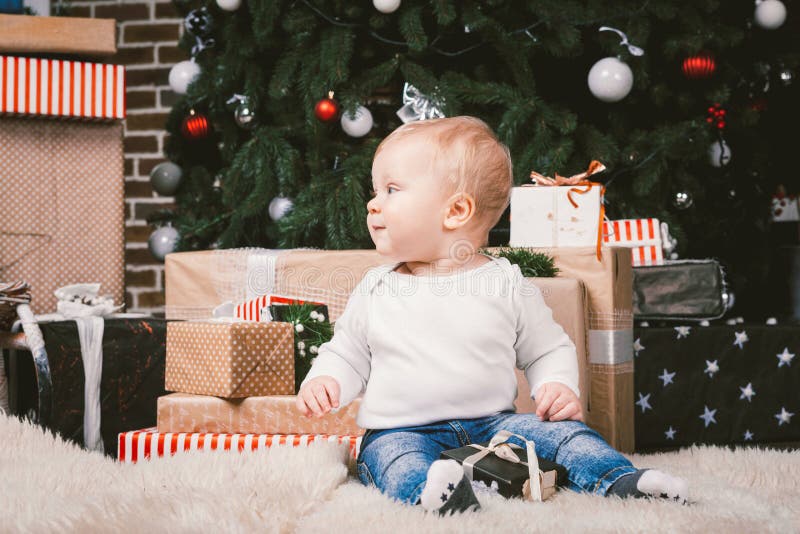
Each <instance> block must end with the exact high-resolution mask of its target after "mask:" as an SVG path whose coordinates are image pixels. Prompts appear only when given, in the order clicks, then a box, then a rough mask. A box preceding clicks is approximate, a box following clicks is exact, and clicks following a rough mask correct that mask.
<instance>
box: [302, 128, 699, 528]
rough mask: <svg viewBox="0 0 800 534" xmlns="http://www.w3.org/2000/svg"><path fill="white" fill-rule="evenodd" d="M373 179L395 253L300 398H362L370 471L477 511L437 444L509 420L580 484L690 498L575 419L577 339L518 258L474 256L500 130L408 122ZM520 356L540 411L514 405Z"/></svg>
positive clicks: (364, 469)
mask: <svg viewBox="0 0 800 534" xmlns="http://www.w3.org/2000/svg"><path fill="white" fill-rule="evenodd" d="M372 182H373V188H374V194H373V198H372V199H371V200H370V201H369V202H368V203H367V211H368V214H367V225H368V226H369V232H370V236H371V237H372V240H373V241H374V242H375V247H376V249H377V251H378V253H379V254H381V256H382V257H385V258H386V260H387V262H390V263H389V264H387V265H383V266H381V267H377V268H374V269H372V270H370V271H369V272H368V273H367V274H366V276H365V277H364V279H363V280H362V281H361V282H360V283H359V284H358V286H357V287H356V288H355V290H354V291H353V293H352V294H351V296H350V300H349V301H348V303H347V307H346V308H345V311H344V313H343V314H342V316H341V317H340V318H339V320H338V321H337V322H336V327H335V334H334V336H333V339H331V341H330V342H328V343H325V344H324V345H322V346H321V347H320V348H319V354H318V356H317V358H316V360H315V362H314V365H313V366H312V368H311V371H310V372H309V373H308V376H307V377H306V378H305V380H304V381H303V383H302V385H301V388H300V391H299V393H298V396H297V408H298V409H299V410H300V411H301V412H302V413H304V414H305V415H306V416H314V417H321V416H323V415H324V414H326V413H328V412H329V411H331V410H332V409H334V410H335V409H338V408H340V407H342V406H345V405H347V404H348V403H350V402H352V401H353V399H355V398H356V397H357V396H358V395H359V394H361V393H362V392H363V394H364V396H363V399H362V403H361V408H360V410H359V413H358V419H357V422H358V424H359V426H361V427H362V428H365V429H367V430H366V433H365V434H364V438H363V440H362V443H361V451H360V454H359V456H358V460H357V467H358V475H359V478H360V479H361V481H362V482H363V483H364V484H365V485H374V486H377V487H378V488H379V489H380V490H381V491H382V492H383V493H384V494H386V495H388V496H390V497H393V498H395V499H397V500H399V501H402V502H404V503H408V504H421V505H422V506H423V507H424V508H425V509H427V510H430V511H438V512H439V513H448V512H454V511H465V510H468V509H471V508H474V509H477V508H479V507H480V506H479V503H478V501H477V499H476V498H475V494H474V493H473V490H472V486H471V484H470V482H469V480H468V479H467V478H466V477H465V475H464V472H463V469H462V467H461V465H459V464H458V463H457V462H455V461H454V460H440V459H439V457H440V454H441V452H442V451H444V450H447V449H455V448H458V447H463V446H465V445H468V444H471V443H480V442H485V441H489V439H491V437H492V436H494V434H495V433H496V432H498V431H499V430H508V431H510V432H512V433H514V434H519V435H521V436H524V437H525V438H526V439H529V440H533V441H534V442H535V444H536V452H537V454H538V455H539V456H541V457H544V458H547V459H548V460H553V461H555V462H558V463H560V464H562V465H564V466H565V467H566V469H567V471H568V474H569V477H568V478H569V482H568V484H569V487H570V488H571V489H573V490H576V491H585V492H591V493H597V494H599V495H617V496H620V497H627V496H634V497H646V496H653V497H667V498H671V499H674V500H677V501H680V502H685V501H686V495H687V484H686V482H685V481H683V480H682V479H679V478H676V477H673V476H670V475H667V474H665V473H662V472H660V471H656V470H640V469H636V468H635V467H633V466H632V465H631V463H630V462H629V461H628V460H627V459H626V458H625V457H624V456H622V455H621V454H620V453H618V452H617V451H615V450H614V449H613V448H611V446H610V445H608V444H607V443H606V442H605V441H604V440H603V439H602V438H601V437H600V436H599V435H598V434H597V433H596V432H595V431H594V430H592V429H590V428H589V427H587V426H586V425H584V424H583V423H582V422H581V421H582V420H583V413H582V410H581V403H580V401H579V400H578V396H579V391H578V359H577V355H576V352H575V346H574V344H573V343H572V341H570V339H569V337H568V336H567V335H566V333H565V332H564V330H563V329H562V328H561V327H560V326H559V325H558V324H557V323H556V322H555V321H553V317H552V312H551V310H550V309H549V308H548V307H547V305H546V304H545V303H544V300H543V299H542V296H541V294H540V292H539V290H538V289H537V288H536V287H535V286H534V285H533V284H531V283H530V282H529V281H527V280H526V279H525V278H524V277H523V276H522V274H521V272H520V270H519V267H518V266H516V265H511V264H510V263H509V262H508V260H506V259H496V258H491V257H489V256H484V255H482V254H479V253H478V252H477V250H478V248H479V247H480V246H483V245H484V244H485V243H486V242H487V237H488V233H489V229H490V228H492V226H494V225H495V224H496V223H497V221H498V219H499V218H500V216H501V214H502V213H503V211H504V210H505V208H506V206H507V205H508V202H509V196H510V192H511V187H512V185H513V181H512V172H511V159H510V157H509V152H508V149H507V148H506V147H505V146H504V145H503V144H501V143H500V142H499V141H498V140H497V138H496V137H495V136H494V134H493V133H492V131H491V129H490V128H489V127H488V126H487V125H486V124H484V123H483V122H482V121H480V120H478V119H476V118H472V117H454V118H447V119H435V120H427V121H421V122H413V123H409V124H406V125H404V126H401V127H400V128H398V129H397V130H395V131H394V132H392V133H391V134H390V135H389V136H388V137H387V138H386V139H385V140H384V141H383V142H382V143H381V144H380V146H379V147H378V149H377V151H376V153H375V159H374V161H373V164H372ZM514 365H516V366H517V367H519V368H520V369H522V370H523V371H524V373H525V375H526V377H527V379H528V383H529V384H530V385H531V395H532V396H533V398H534V399H535V400H536V404H537V408H536V413H535V414H532V413H530V414H517V413H514V399H515V398H516V395H517V381H516V377H515V372H514ZM512 441H514V440H513V439H512ZM517 444H518V445H521V446H523V447H524V443H521V442H519V441H517Z"/></svg>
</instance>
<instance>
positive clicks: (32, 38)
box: [0, 0, 117, 57]
mask: <svg viewBox="0 0 800 534" xmlns="http://www.w3.org/2000/svg"><path fill="white" fill-rule="evenodd" d="M15 1H16V0H12V4H13V3H15ZM4 2H7V0H2V1H0V6H2V5H3V3H4ZM16 3H17V4H18V5H20V6H21V5H22V2H16ZM2 11H4V10H3V9H0V12H2ZM37 11H38V10H37ZM40 14H41V12H40ZM115 23H116V21H115V20H114V19H100V18H84V17H43V16H36V17H31V16H29V15H0V50H3V51H4V52H11V53H17V54H70V55H78V54H83V55H87V56H92V57H95V56H110V55H112V54H114V53H116V51H117V39H116V24H115Z"/></svg>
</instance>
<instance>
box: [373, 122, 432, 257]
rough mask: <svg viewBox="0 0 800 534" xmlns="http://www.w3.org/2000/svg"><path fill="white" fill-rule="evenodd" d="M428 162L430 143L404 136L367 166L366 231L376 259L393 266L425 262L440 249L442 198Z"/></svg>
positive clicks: (384, 149) (425, 139)
mask: <svg viewBox="0 0 800 534" xmlns="http://www.w3.org/2000/svg"><path fill="white" fill-rule="evenodd" d="M432 158H433V149H432V145H431V141H429V140H428V139H427V138H425V137H424V136H409V137H405V138H401V139H398V140H396V141H393V142H390V143H389V144H387V145H385V146H384V147H383V149H381V151H380V153H379V154H378V155H377V156H376V157H375V160H374V161H373V162H372V188H373V191H374V196H373V197H372V200H370V201H369V202H368V203H367V212H368V214H367V226H368V227H369V234H370V236H371V237H372V241H373V242H374V243H375V248H376V249H377V251H378V253H379V254H381V255H383V256H386V257H387V258H389V259H391V260H393V261H426V260H429V259H430V258H432V257H435V255H436V254H437V253H439V252H440V251H441V249H442V244H443V241H444V240H445V235H444V226H443V221H444V215H445V213H446V200H447V195H446V191H445V190H444V188H443V187H442V185H441V178H440V177H438V176H434V172H435V171H434V169H433V165H431V161H432Z"/></svg>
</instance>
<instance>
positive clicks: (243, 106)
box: [233, 101, 256, 130]
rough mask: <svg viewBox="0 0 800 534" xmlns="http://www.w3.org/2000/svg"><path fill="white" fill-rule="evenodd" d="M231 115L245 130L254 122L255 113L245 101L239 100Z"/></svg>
mask: <svg viewBox="0 0 800 534" xmlns="http://www.w3.org/2000/svg"><path fill="white" fill-rule="evenodd" d="M233 116H234V118H235V119H236V124H238V125H239V126H240V127H241V128H244V129H245V130H249V129H250V128H252V127H253V126H254V124H255V118H256V114H255V112H254V111H253V108H252V107H250V104H249V103H248V102H247V101H242V102H239V105H238V106H236V111H234V112H233Z"/></svg>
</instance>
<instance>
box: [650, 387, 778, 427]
mask: <svg viewBox="0 0 800 534" xmlns="http://www.w3.org/2000/svg"><path fill="white" fill-rule="evenodd" d="M648 397H649V395H648ZM793 415H794V414H793V413H792V412H787V411H786V408H784V407H783V406H781V413H776V414H775V416H774V417H775V419H777V420H778V426H783V423H786V424H787V425H788V424H789V423H791V422H792V416H793Z"/></svg>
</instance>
